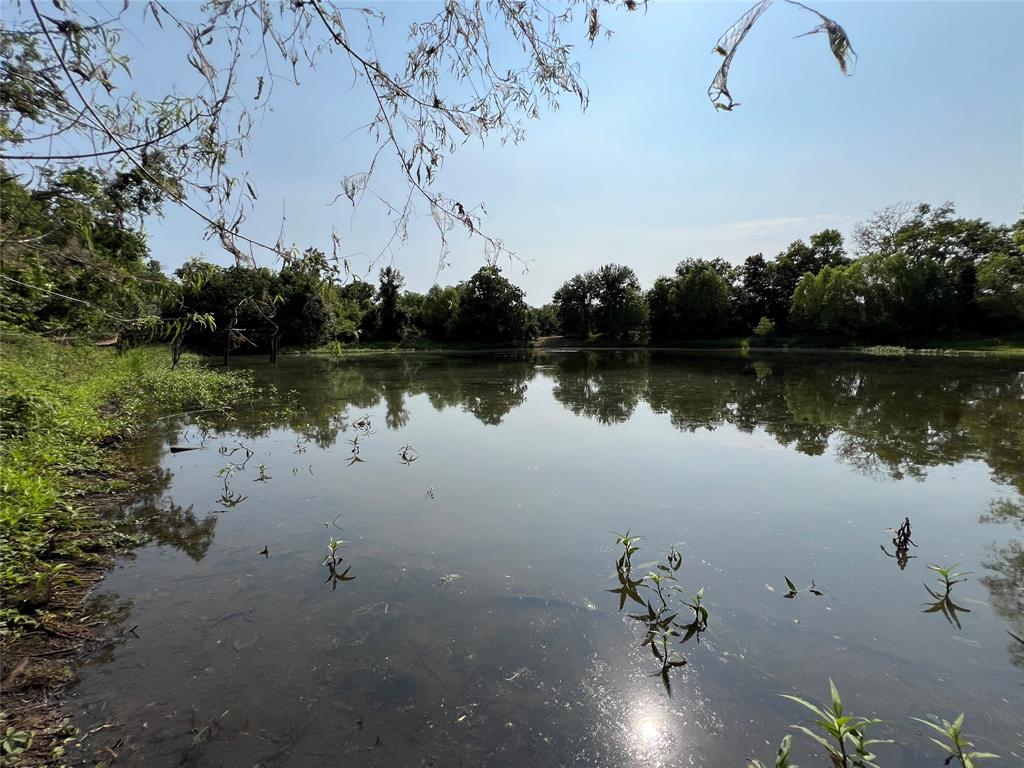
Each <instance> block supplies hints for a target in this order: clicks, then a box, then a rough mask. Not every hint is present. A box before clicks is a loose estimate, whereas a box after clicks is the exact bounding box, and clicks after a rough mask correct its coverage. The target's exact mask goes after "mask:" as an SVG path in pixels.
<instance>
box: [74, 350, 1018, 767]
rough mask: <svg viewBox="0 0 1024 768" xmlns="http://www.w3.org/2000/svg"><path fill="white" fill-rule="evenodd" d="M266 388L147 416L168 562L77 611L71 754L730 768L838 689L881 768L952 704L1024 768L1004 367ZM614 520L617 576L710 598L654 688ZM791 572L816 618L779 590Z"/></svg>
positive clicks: (345, 369) (149, 522) (1014, 454)
mask: <svg viewBox="0 0 1024 768" xmlns="http://www.w3.org/2000/svg"><path fill="white" fill-rule="evenodd" d="M253 370H254V372H255V373H256V375H257V378H258V379H259V380H261V381H264V382H268V383H273V384H274V385H276V386H277V387H278V389H279V391H280V392H282V393H284V392H288V391H294V392H293V394H292V395H291V396H290V398H291V399H290V400H289V401H288V402H287V403H281V404H274V405H272V406H271V407H270V408H269V409H267V408H264V409H263V411H264V413H263V415H260V414H258V413H253V414H246V413H238V414H235V415H234V416H233V418H232V419H231V420H230V421H229V422H224V421H219V420H218V419H217V418H206V417H207V416H210V415H209V414H205V415H204V414H197V415H195V416H192V417H188V419H187V420H186V421H183V422H182V421H174V420H165V421H162V422H160V423H159V424H158V426H157V429H156V431H155V433H154V437H153V442H152V445H153V446H154V450H157V447H158V448H159V451H160V453H159V458H158V459H157V460H158V461H159V464H160V467H161V473H160V478H159V481H158V482H157V484H156V487H155V489H154V490H153V491H152V492H151V493H148V494H145V495H144V496H142V497H140V499H139V503H138V508H137V509H136V510H134V515H136V516H137V518H138V519H139V521H140V522H139V525H140V526H141V527H143V528H144V529H145V530H147V531H148V532H149V533H150V534H151V535H152V536H154V537H155V541H154V543H152V544H150V545H148V546H145V547H143V548H141V549H140V550H138V551H137V552H136V553H135V555H134V556H133V557H132V558H130V559H126V560H125V561H123V562H122V563H121V564H120V565H119V567H118V568H117V569H116V571H115V572H113V573H112V574H111V575H110V577H109V578H108V579H107V580H106V581H105V583H104V585H103V589H102V591H101V592H100V593H99V594H98V595H97V598H96V599H97V604H98V606H99V607H100V608H102V609H103V610H107V611H111V612H112V613H114V614H116V615H120V616H122V618H123V624H122V626H123V627H124V631H123V632H122V633H121V635H120V636H119V637H117V638H115V639H114V641H113V642H112V643H110V644H109V645H108V646H107V647H105V648H104V649H102V650H101V651H100V652H99V653H97V655H96V656H95V658H94V659H93V660H92V661H91V663H90V664H89V665H88V666H87V667H86V668H85V670H84V671H83V673H82V676H81V681H80V683H79V684H78V685H77V686H76V688H75V689H74V691H73V697H72V705H73V709H74V712H75V724H76V725H78V726H79V727H80V728H81V729H82V732H83V733H84V732H88V731H90V730H92V729H95V728H97V727H99V726H102V725H105V724H112V727H107V728H102V729H101V730H98V731H96V732H94V733H92V734H91V735H89V736H88V737H87V738H85V739H84V740H83V741H82V746H81V747H80V748H79V749H78V750H77V752H76V756H75V759H76V760H77V761H78V762H79V763H80V764H83V765H84V764H92V762H93V761H94V760H96V759H99V760H109V761H112V763H113V764H115V765H116V764H124V765H152V766H176V765H184V766H257V765H262V766H315V765H336V766H378V765H379V766H420V765H423V766H570V765H571V766H601V767H602V768H603V767H610V766H645V767H646V766H659V765H665V766H669V765H672V766H675V765H680V766H683V765H702V766H741V765H745V760H746V759H747V758H749V757H751V756H760V757H761V758H762V759H767V758H769V757H770V756H771V755H773V753H774V747H775V745H776V744H777V743H778V740H779V739H780V738H781V736H782V735H783V734H784V733H785V732H786V729H787V726H788V725H789V724H791V723H794V722H797V721H799V720H800V719H801V718H803V717H804V712H802V711H801V710H800V708H799V707H798V706H797V705H796V704H793V703H791V702H788V701H786V700H784V699H781V698H779V696H778V694H780V693H799V694H802V695H805V696H809V697H811V698H813V699H816V700H821V699H823V698H825V697H826V696H827V690H828V679H829V677H832V678H833V679H834V680H835V682H836V684H837V685H838V687H839V689H840V691H841V692H842V694H843V698H844V703H845V704H846V706H847V708H848V709H852V710H853V711H854V712H855V713H858V714H863V715H869V716H877V717H881V718H883V719H885V720H886V721H888V722H889V723H890V725H888V726H886V727H884V728H882V729H881V731H880V733H879V734H878V735H879V736H881V737H888V738H893V739H895V740H896V743H894V744H891V745H883V746H881V747H879V750H878V752H879V755H880V757H881V758H882V762H883V764H884V765H887V766H935V765H940V764H941V762H942V757H941V756H940V755H939V753H938V751H937V750H936V748H935V747H933V746H929V742H928V741H927V739H926V738H925V736H924V734H923V732H922V731H923V728H922V727H921V726H919V725H917V724H915V723H914V722H912V721H910V720H909V719H908V716H910V715H918V716H925V715H928V714H931V713H935V714H940V715H943V716H945V717H947V718H952V717H953V716H955V715H956V714H958V713H960V712H961V711H964V712H966V713H967V730H968V732H970V733H973V734H975V735H976V736H977V737H978V738H977V739H976V743H977V746H978V748H979V749H984V750H986V751H991V752H996V753H998V754H1000V755H1002V756H1003V757H1004V759H1005V761H1006V762H1005V764H1007V765H1009V764H1018V765H1019V764H1021V760H1022V755H1024V715H1022V713H1024V644H1022V643H1021V642H1020V641H1018V640H1016V639H1015V638H1014V635H1016V636H1017V637H1022V638H1024V543H1022V540H1024V496H1022V494H1024V372H1022V370H1021V366H1020V364H1019V363H1012V362H1005V361H1004V362H999V361H990V360H959V359H956V360H944V359H940V360H934V359H910V360H887V359H868V358H851V357H843V358H839V357H827V356H819V355H814V356H792V355H788V356H787V355H781V354H780V355H763V356H757V355H752V356H748V357H741V356H738V355H732V354H717V355H712V354H706V355H684V354H669V353H646V352H601V353H598V352H538V353H533V354H523V353H520V354H515V353H509V354H492V355H433V354H416V355H408V356H401V355H381V356H373V357H366V358H358V359H351V360H343V361H336V360H328V359H323V358H314V357H289V358H282V359H281V361H280V363H279V364H278V365H277V366H275V367H271V366H266V365H260V364H257V363H253ZM264 405H266V404H264ZM267 410H269V411H270V416H269V417H268V416H267V415H266V411H267ZM352 441H355V442H352ZM171 446H177V447H200V448H201V449H200V450H191V451H181V452H171V450H170V448H171ZM245 449H248V450H249V451H251V452H252V455H251V456H249V457H248V460H246V458H247V455H248V454H247V452H246V450H245ZM353 459H356V460H353ZM261 478H262V479H261ZM905 517H909V518H910V521H911V524H912V527H913V540H914V542H915V543H916V544H917V545H918V546H917V548H914V547H911V548H910V550H909V555H910V556H911V557H910V559H909V560H904V561H901V560H897V559H895V558H893V557H890V556H889V555H891V554H893V546H892V542H891V540H892V537H893V535H894V534H893V532H892V531H887V529H892V528H895V527H898V526H899V524H900V523H902V522H903V520H904V518H905ZM625 529H630V530H631V531H632V533H634V534H637V535H640V536H643V539H642V541H641V542H640V546H641V547H642V549H641V550H640V552H638V553H637V554H635V555H634V556H633V558H632V560H633V565H634V576H642V575H643V574H644V573H646V572H647V570H649V569H652V568H654V566H655V564H656V563H657V562H658V561H661V560H662V559H663V557H664V553H665V552H666V551H667V550H668V549H669V547H670V546H673V545H674V546H675V548H676V549H677V550H678V551H679V552H681V553H682V556H683V565H682V567H681V568H680V569H679V571H678V572H677V574H676V575H677V577H678V579H679V582H678V583H679V585H680V586H682V587H683V590H684V591H683V592H682V593H681V594H680V597H681V598H685V599H687V600H689V599H690V597H691V596H692V594H693V593H694V592H696V590H697V589H699V588H700V587H703V588H704V590H705V591H704V605H705V606H706V607H707V608H708V609H709V611H710V621H709V626H708V629H707V631H705V632H703V633H701V634H700V635H698V636H697V637H693V638H691V639H690V640H689V641H688V642H687V643H685V644H683V645H679V646H678V653H680V654H681V656H682V657H685V659H686V660H687V662H688V663H687V664H686V665H685V666H681V667H678V668H675V669H673V670H672V671H671V673H670V683H671V695H669V694H668V693H667V692H666V690H665V687H664V685H663V681H662V679H661V677H659V676H658V671H659V669H660V664H659V663H658V661H657V659H656V658H654V656H653V655H652V654H651V652H650V649H649V647H644V646H642V645H641V642H642V640H643V639H644V635H645V632H644V629H643V627H642V626H641V625H640V623H639V622H638V621H635V620H632V619H630V618H628V616H627V614H629V613H636V612H637V611H638V610H640V608H639V606H637V605H636V604H635V603H632V604H631V601H627V607H626V608H625V609H624V610H623V611H621V612H620V611H619V600H618V596H617V595H615V594H612V593H610V592H609V591H608V590H612V589H616V588H617V587H618V586H619V580H618V578H617V577H616V568H615V562H616V558H617V557H618V556H619V549H617V548H616V546H615V536H614V534H613V533H612V532H621V531H625ZM332 538H334V539H342V540H343V543H342V544H340V545H339V546H338V547H337V550H336V555H337V557H338V558H341V560H340V563H339V565H338V567H337V568H336V569H335V571H334V573H335V574H336V575H338V576H342V578H338V579H334V578H331V571H330V568H329V566H325V565H324V564H323V563H324V557H325V555H326V554H327V553H328V547H329V544H330V541H331V539H332ZM883 545H884V546H885V548H886V549H887V550H888V554H887V553H886V552H883V551H882V546H883ZM264 548H266V554H265V555H264V554H261V552H263V551H264ZM929 563H938V564H940V565H952V564H959V566H960V568H959V570H962V571H971V572H972V573H971V574H970V575H969V576H968V577H967V580H966V581H965V582H963V583H960V584H957V585H956V586H955V587H954V589H953V593H952V597H953V598H954V602H955V604H956V605H957V606H959V607H960V608H962V609H963V611H962V612H961V611H958V612H957V613H956V615H955V617H948V618H947V616H945V615H944V614H943V612H942V611H941V610H939V611H933V612H926V611H927V609H928V608H929V607H930V605H929V604H931V603H935V599H934V598H932V597H931V596H930V595H929V592H928V591H927V590H926V588H925V583H928V584H929V585H930V586H932V587H933V589H938V590H939V594H940V595H941V592H942V590H941V588H940V587H939V584H938V582H937V581H936V579H935V574H934V573H932V572H931V571H929V570H928V569H927V565H928V564H929ZM901 566H902V567H901ZM786 577H789V578H790V579H791V580H792V581H793V582H794V583H795V584H796V586H797V587H798V588H801V589H802V588H803V587H804V586H806V585H810V584H811V583H812V581H813V583H814V584H815V585H816V588H817V589H819V590H820V591H821V592H823V593H824V594H823V595H822V596H820V597H819V596H815V595H813V594H811V593H810V592H806V591H802V592H801V593H800V594H799V595H798V596H797V597H796V598H793V599H785V597H784V595H785V593H786V592H787V588H786V582H785V578H786ZM673 599H675V598H673ZM677 604H681V603H678V601H677ZM643 610H646V609H643ZM683 611H684V612H685V611H689V609H687V608H685V606H683ZM682 621H683V614H681V615H680V622H682ZM956 621H959V623H960V626H959V627H958V626H957V624H956V623H955V622H956ZM131 628H134V631H131V632H129V631H128V630H129V629H131ZM1011 633H1013V634H1011ZM677 640H678V638H677ZM811 747H812V744H811V742H810V741H809V740H808V739H806V738H805V737H803V736H801V735H799V734H798V735H797V736H796V737H795V750H794V759H795V760H796V761H797V762H799V763H801V764H805V765H815V764H817V765H821V764H824V761H823V760H822V759H820V758H818V757H813V756H814V754H815V753H814V751H813V750H812V748H811ZM993 765H996V763H993Z"/></svg>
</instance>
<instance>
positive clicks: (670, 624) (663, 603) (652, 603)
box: [608, 531, 708, 696]
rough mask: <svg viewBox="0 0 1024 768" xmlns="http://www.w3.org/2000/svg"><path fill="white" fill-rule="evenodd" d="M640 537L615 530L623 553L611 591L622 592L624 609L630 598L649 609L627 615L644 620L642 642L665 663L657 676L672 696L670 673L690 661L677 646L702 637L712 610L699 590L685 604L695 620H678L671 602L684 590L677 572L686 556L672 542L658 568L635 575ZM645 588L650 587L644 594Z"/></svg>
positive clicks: (677, 610)
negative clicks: (633, 573) (616, 586)
mask: <svg viewBox="0 0 1024 768" xmlns="http://www.w3.org/2000/svg"><path fill="white" fill-rule="evenodd" d="M639 541H640V537H639V536H632V535H631V534H630V532H629V531H626V533H620V534H615V543H616V545H617V546H621V547H622V554H621V555H620V556H619V557H618V558H617V559H616V561H615V573H616V576H617V578H618V580H619V586H618V588H616V589H609V590H608V591H609V592H612V593H613V594H617V595H618V596H619V610H620V611H621V610H622V609H623V607H624V606H625V604H626V599H627V598H629V599H630V600H632V601H634V602H636V603H638V604H640V605H641V606H643V607H644V608H645V609H646V610H645V611H644V612H643V613H631V614H627V615H628V616H629V618H630V619H632V620H634V621H638V622H640V623H641V624H643V626H644V630H645V631H644V638H643V641H642V642H641V643H640V646H641V647H645V646H646V647H649V648H650V649H651V654H652V655H653V656H654V658H655V659H657V661H658V663H659V664H660V665H661V668H660V669H659V670H658V672H656V673H655V676H657V677H660V678H661V681H662V685H664V687H665V691H666V693H668V694H669V695H670V696H671V695H672V685H671V682H670V680H669V673H670V672H671V671H672V670H673V669H676V668H678V667H682V666H685V665H686V663H687V662H686V658H685V657H684V656H682V654H680V653H678V651H676V650H675V645H676V644H680V645H681V644H682V643H685V642H686V641H687V640H689V639H690V638H692V637H694V636H697V637H698V639H699V636H700V633H701V632H703V631H704V630H705V629H707V625H708V610H707V608H705V607H704V605H703V599H704V590H703V588H701V589H700V590H698V591H697V593H696V594H695V595H694V597H693V599H692V602H685V601H682V604H683V605H684V606H686V607H688V608H690V609H691V610H692V611H693V613H694V619H693V621H691V622H690V623H689V624H683V623H682V622H679V621H677V620H676V619H677V617H678V615H679V609H678V608H676V607H674V605H672V604H671V603H670V599H671V597H672V595H673V593H677V594H678V593H680V592H682V591H683V589H682V587H681V586H680V585H679V583H678V579H677V578H676V572H677V571H678V570H679V569H680V567H682V564H683V556H682V555H681V554H680V553H679V552H678V551H677V550H676V548H675V547H674V546H672V547H670V548H669V551H668V553H667V554H666V555H665V562H664V563H660V564H659V565H658V566H657V567H656V569H655V570H653V571H650V572H649V573H647V574H646V575H645V576H643V577H642V578H639V579H634V578H633V577H632V568H633V561H632V558H633V555H635V554H636V553H637V552H639V551H640V547H639V545H638V543H637V542H639ZM641 589H643V590H646V592H645V593H644V594H643V595H642V594H641V592H640V590H641ZM645 595H647V597H645Z"/></svg>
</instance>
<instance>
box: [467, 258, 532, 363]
mask: <svg viewBox="0 0 1024 768" xmlns="http://www.w3.org/2000/svg"><path fill="white" fill-rule="evenodd" d="M459 295H460V300H459V317H458V333H459V335H460V336H461V337H462V338H464V339H467V340H469V341H486V342H502V343H510V344H517V343H521V342H524V341H526V340H527V339H528V338H529V333H530V322H529V319H530V318H529V307H528V306H527V305H526V301H525V299H524V298H523V297H524V293H523V289H522V288H520V287H518V286H516V285H513V284H512V283H510V282H509V281H508V280H507V279H506V278H505V277H503V276H502V274H501V269H499V268H498V267H494V266H486V267H481V268H480V269H479V270H478V271H477V273H476V274H475V275H473V276H472V277H471V278H469V280H467V281H466V282H465V283H462V284H461V285H460V288H459Z"/></svg>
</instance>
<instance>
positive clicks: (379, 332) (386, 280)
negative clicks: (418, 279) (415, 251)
mask: <svg viewBox="0 0 1024 768" xmlns="http://www.w3.org/2000/svg"><path fill="white" fill-rule="evenodd" d="M403 285H405V278H404V277H402V273H401V272H399V271H398V270H397V269H395V268H394V267H392V266H387V267H385V268H384V269H382V270H381V271H380V284H379V287H378V289H377V316H376V336H377V338H379V339H382V340H384V341H398V339H399V338H400V337H401V333H402V326H403V325H404V320H405V318H404V316H403V313H402V308H401V306H400V299H401V296H402V286H403Z"/></svg>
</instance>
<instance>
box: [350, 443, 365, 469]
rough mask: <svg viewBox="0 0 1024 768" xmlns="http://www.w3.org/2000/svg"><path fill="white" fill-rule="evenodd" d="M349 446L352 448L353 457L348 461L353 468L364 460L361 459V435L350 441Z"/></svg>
mask: <svg viewBox="0 0 1024 768" xmlns="http://www.w3.org/2000/svg"><path fill="white" fill-rule="evenodd" d="M348 444H349V445H351V446H352V450H351V451H349V453H350V454H351V455H350V456H349V459H348V465H349V466H350V467H351V466H352V465H353V464H355V463H357V462H361V461H363V459H361V458H360V457H359V435H356V436H355V437H353V438H352V439H351V440H349V441H348Z"/></svg>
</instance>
